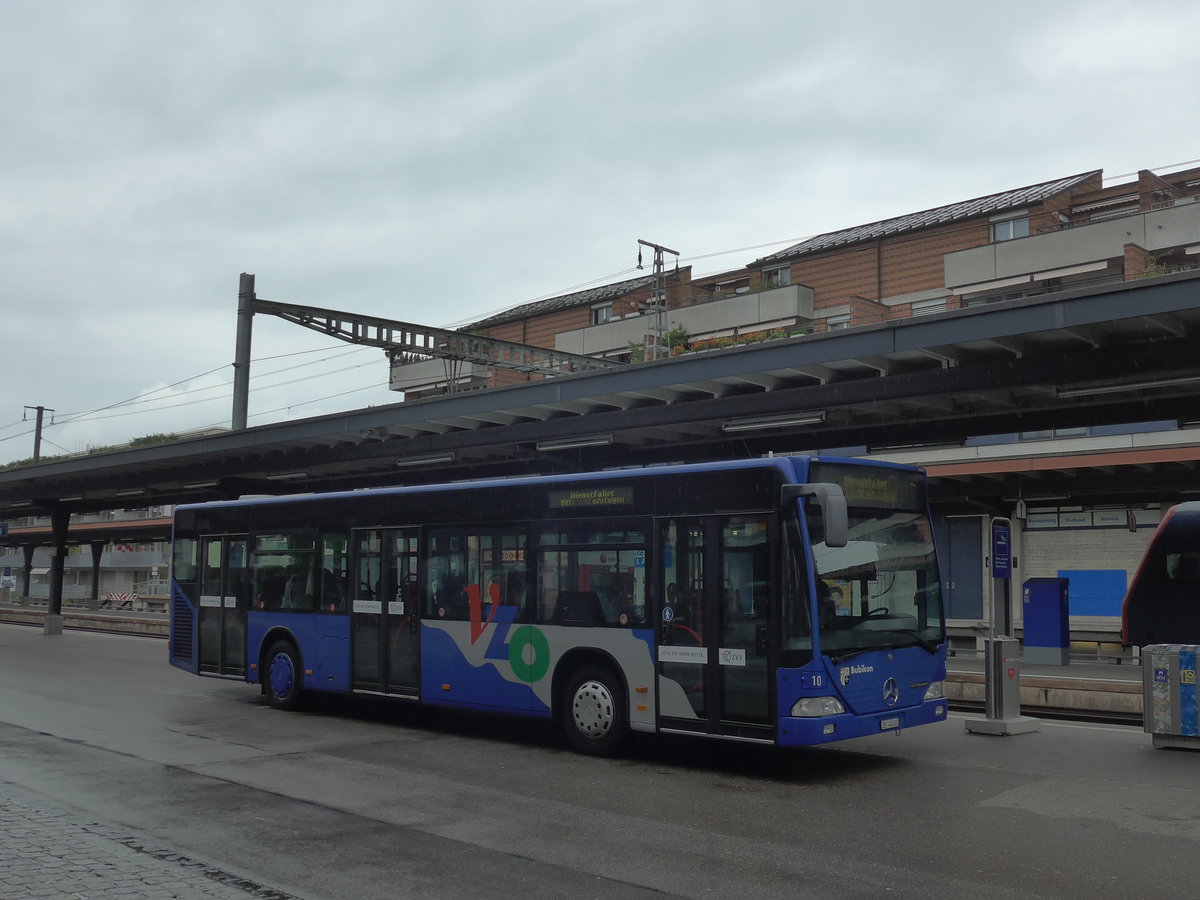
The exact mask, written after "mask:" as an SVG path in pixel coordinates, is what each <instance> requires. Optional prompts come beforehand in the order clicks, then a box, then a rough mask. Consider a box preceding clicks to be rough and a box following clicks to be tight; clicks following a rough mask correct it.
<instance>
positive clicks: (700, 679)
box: [656, 513, 778, 740]
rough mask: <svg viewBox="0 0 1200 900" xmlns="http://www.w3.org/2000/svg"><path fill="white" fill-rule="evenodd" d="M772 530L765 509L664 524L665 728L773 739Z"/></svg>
mask: <svg viewBox="0 0 1200 900" xmlns="http://www.w3.org/2000/svg"><path fill="white" fill-rule="evenodd" d="M776 529H777V526H776V523H775V518H774V517H773V516H770V515H768V514H765V513H764V514H758V515H744V516H706V517H703V518H675V519H668V520H665V521H663V522H662V523H661V532H660V540H661V542H662V543H661V547H662V552H661V553H660V555H659V559H660V560H661V566H662V572H661V576H662V580H661V582H660V589H659V590H658V591H657V592H656V594H657V596H658V598H659V600H658V605H659V606H658V612H657V616H656V618H657V622H658V673H659V679H658V685H659V690H658V703H659V710H658V711H659V717H660V723H661V726H662V728H663V729H664V730H683V731H693V732H698V733H703V734H721V735H736V736H741V737H746V738H759V739H763V740H770V739H772V738H773V735H774V716H773V715H772V710H773V708H774V707H773V703H774V691H773V670H774V666H773V657H772V644H773V642H772V641H771V639H770V635H771V629H772V624H773V621H774V612H773V610H774V608H775V606H776V604H775V603H774V601H773V595H774V587H773V585H774V583H775V581H776V580H777V579H774V578H773V577H772V576H773V573H774V572H775V571H776V568H777V562H776V559H775V552H774V550H773V548H774V547H775V546H776V545H777V543H778V542H777V540H776Z"/></svg>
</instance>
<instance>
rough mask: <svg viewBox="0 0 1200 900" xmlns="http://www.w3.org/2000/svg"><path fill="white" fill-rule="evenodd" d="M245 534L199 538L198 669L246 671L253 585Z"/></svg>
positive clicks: (228, 673)
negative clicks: (248, 615) (247, 632)
mask: <svg viewBox="0 0 1200 900" xmlns="http://www.w3.org/2000/svg"><path fill="white" fill-rule="evenodd" d="M248 547H249V544H248V541H247V538H246V536H245V535H213V536H211V537H204V538H201V540H200V611H199V625H200V635H199V637H200V647H199V650H200V654H199V660H200V671H202V672H217V673H219V674H221V675H245V674H246V610H248V609H249V608H250V602H251V598H252V596H253V593H254V587H253V584H252V583H251V580H250V554H249V552H248Z"/></svg>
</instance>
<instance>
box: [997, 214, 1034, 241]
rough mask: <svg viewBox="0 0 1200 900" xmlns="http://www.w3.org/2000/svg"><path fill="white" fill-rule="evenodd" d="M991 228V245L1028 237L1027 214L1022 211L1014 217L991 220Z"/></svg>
mask: <svg viewBox="0 0 1200 900" xmlns="http://www.w3.org/2000/svg"><path fill="white" fill-rule="evenodd" d="M991 227H992V242H993V243H1000V242H1001V241H1014V240H1016V239H1017V238H1023V237H1029V213H1027V212H1024V211H1023V212H1020V213H1017V214H1016V215H1011V216H1003V217H1000V218H995V219H992V221H991Z"/></svg>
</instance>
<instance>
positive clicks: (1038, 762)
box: [0, 625, 1200, 900]
mask: <svg viewBox="0 0 1200 900" xmlns="http://www.w3.org/2000/svg"><path fill="white" fill-rule="evenodd" d="M6 797H7V799H8V804H9V815H8V818H7V819H6V818H5V817H4V815H2V814H0V826H3V827H7V828H8V830H7V831H4V830H3V827H0V872H3V871H5V869H4V865H8V866H9V868H10V870H12V869H19V870H21V871H26V870H28V871H26V874H27V880H28V882H29V883H31V884H37V883H42V884H45V883H49V882H50V881H52V880H53V878H54V877H57V876H56V875H55V874H54V873H55V871H58V870H57V869H55V868H54V866H51V867H50V869H49V870H47V871H43V870H42V868H40V865H41V860H44V859H46V857H47V856H52V857H54V859H60V858H63V857H65V856H66V855H67V854H66V853H65V851H64V852H60V850H54V849H51V850H37V848H41V847H51V848H53V847H54V846H55V845H54V840H57V841H59V842H60V843H61V844H63V845H70V844H73V843H74V844H80V845H81V846H82V844H84V843H86V845H87V847H88V848H90V849H89V850H88V853H82V852H80V853H79V854H76V858H75V863H74V866H75V870H78V871H79V872H80V877H83V876H84V875H87V874H89V873H88V872H86V871H84V870H86V869H87V868H88V866H93V868H94V867H95V866H97V865H99V863H95V864H93V863H91V862H90V860H91V859H93V857H97V858H98V857H99V856H100V855H102V854H101V851H102V850H103V848H102V847H98V845H97V841H103V840H107V841H110V842H116V843H115V844H113V847H116V849H117V850H121V848H124V850H121V852H122V853H125V852H127V853H128V854H134V853H136V854H139V856H138V859H142V860H145V859H146V858H147V856H149V857H152V858H153V860H154V861H155V863H156V865H160V867H165V869H166V870H170V867H171V866H175V867H176V869H178V867H179V866H183V865H190V866H192V868H191V869H190V870H188V871H189V873H190V874H189V877H193V878H195V877H197V876H196V873H197V872H200V873H208V874H207V875H206V876H205V877H206V878H207V879H208V882H206V883H209V882H212V880H213V879H218V880H219V881H220V885H219V886H220V889H221V890H222V891H225V892H226V893H220V894H211V895H213V896H235V895H236V896H258V897H269V896H276V897H278V896H289V895H290V896H293V897H300V898H307V900H318V898H344V897H354V898H370V897H385V898H392V897H435V898H441V897H446V898H450V897H454V898H461V897H512V896H520V897H523V898H539V897H553V898H559V897H572V898H588V897H597V898H600V897H622V898H624V897H640V896H646V897H650V896H655V897H662V896H668V897H714V898H730V897H733V898H742V897H755V898H758V897H765V898H770V897H789V898H795V897H822V898H836V897H878V896H881V895H884V894H891V895H894V896H921V897H953V898H959V900H960V898H963V897H971V898H981V897H1072V898H1076V897H1137V896H1146V895H1148V894H1151V893H1153V894H1156V895H1164V896H1171V895H1177V896H1192V895H1193V894H1194V891H1195V886H1196V884H1197V883H1198V882H1200V753H1191V752H1187V751H1167V750H1154V749H1153V748H1152V746H1151V741H1150V737H1149V736H1148V735H1145V734H1143V733H1142V732H1141V731H1140V730H1139V729H1134V728H1126V727H1118V726H1091V725H1075V724H1060V723H1050V722H1046V723H1043V725H1042V728H1041V730H1040V731H1039V732H1037V733H1036V734H1030V735H1020V736H1012V737H988V736H983V735H974V734H967V733H966V732H965V730H964V728H963V720H962V718H955V719H952V720H951V721H949V722H947V723H946V724H944V725H937V726H931V727H927V728H924V729H916V730H913V731H910V732H903V733H901V734H900V735H899V736H895V735H881V736H879V737H875V738H867V739H860V740H858V741H852V742H849V743H846V744H843V745H838V746H833V747H829V748H822V749H811V750H803V751H796V752H780V751H772V750H768V749H765V748H759V747H749V746H747V747H743V746H740V745H730V744H717V743H708V742H699V741H685V740H681V739H680V740H662V739H647V738H642V739H640V740H638V741H635V743H634V744H633V746H632V747H631V749H630V752H629V753H628V754H627V755H626V756H625V757H623V758H621V759H617V760H595V759H589V758H584V757H580V756H577V755H574V754H572V753H571V752H569V751H568V750H566V749H565V748H564V746H563V745H562V743H561V741H560V740H559V738H558V737H557V735H556V734H555V733H554V732H553V731H551V730H550V729H548V728H547V727H544V726H541V725H539V724H536V723H534V724H532V725H531V723H528V722H523V721H515V720H508V719H497V718H488V717H466V716H461V715H447V714H441V713H437V712H435V711H427V710H421V709H417V708H413V707H408V706H402V705H396V704H387V703H379V702H363V701H357V702H354V703H351V704H334V703H319V704H316V706H315V707H314V708H312V709H310V710H308V711H305V712H300V713H280V712H276V711H274V710H271V709H269V708H268V707H267V706H266V704H265V703H264V702H263V701H262V700H261V698H260V697H259V695H258V693H257V691H256V690H255V689H253V688H251V687H249V686H246V685H243V684H239V683H236V682H228V681H219V680H214V679H201V678H195V677H192V676H189V675H186V674H185V673H182V672H179V671H178V670H176V669H173V668H171V667H170V666H168V665H167V663H166V644H165V642H163V641H161V640H154V639H148V638H135V637H127V636H120V635H103V634H88V633H79V632H76V633H68V634H66V635H62V636H56V637H47V636H45V635H43V634H42V633H41V632H40V630H37V629H33V628H23V627H20V626H8V625H4V626H0V813H3V802H2V801H4V800H5V798H6ZM14 811H15V812H14ZM34 817H36V818H37V821H38V822H39V823H40V824H39V826H38V827H39V828H40V829H41V830H40V831H39V832H38V834H39V835H40V837H39V838H38V840H39V841H42V843H36V842H34V840H33V838H32V837H30V838H29V840H28V841H27V842H26V841H25V837H24V834H25V833H24V832H22V831H21V829H20V823H21V822H23V821H27V820H28V821H32V820H33V818H34ZM4 823H7V826H5V825H4ZM55 828H57V829H58V830H57V831H55V830H54V829H55ZM47 835H50V836H47ZM55 835H56V836H57V837H54V840H51V837H53V836H55ZM81 835H84V837H81ZM85 838H86V840H85ZM23 842H25V843H23ZM118 844H119V846H117V845H118ZM106 846H107V845H106ZM31 848H32V849H31ZM18 849H20V850H22V852H23V853H24V854H25V855H22V856H20V857H17V856H15V855H14V854H15V853H16V852H17V850H18ZM110 849H111V848H110ZM35 851H36V852H35ZM6 857H7V861H6ZM105 865H106V866H108V868H104V869H103V870H97V871H98V872H99V874H96V873H91V874H92V875H93V876H94V879H98V878H101V877H116V875H115V874H112V873H118V872H119V871H120V870H121V866H123V865H124V863H123V862H120V860H118V861H117V862H115V863H114V862H111V861H110V862H108V863H105ZM180 871H182V870H180ZM105 873H108V874H105ZM154 878H160V879H164V882H163V883H167V882H169V878H170V871H166V873H165V874H162V875H155V876H154V877H153V878H152V877H150V876H146V881H147V882H152V881H154ZM94 883H99V882H98V881H94ZM231 891H232V892H233V893H229V892H231ZM239 892H240V893H239ZM0 893H3V891H0ZM65 895H66V896H72V895H73V894H69V893H68V894H65ZM74 895H79V896H84V895H85V894H84V893H83V892H80V891H75V892H74ZM132 895H136V896H190V895H191V894H190V893H189V890H188V889H187V888H186V887H185V888H178V889H175V893H153V892H151V891H150V889H149V888H145V889H143V893H137V892H136V891H135V892H133V893H131V896H132ZM195 895H196V896H201V895H203V896H209V895H210V894H209V893H204V894H201V893H199V892H197V893H196V894H195ZM5 896H10V895H8V894H5ZM12 896H33V894H32V893H30V894H20V893H17V894H15V895H12ZM88 896H103V892H97V893H95V894H92V895H88Z"/></svg>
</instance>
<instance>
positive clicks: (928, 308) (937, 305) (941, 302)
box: [912, 297, 946, 316]
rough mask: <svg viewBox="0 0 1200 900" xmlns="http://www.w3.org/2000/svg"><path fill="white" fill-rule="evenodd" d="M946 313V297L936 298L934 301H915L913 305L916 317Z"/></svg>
mask: <svg viewBox="0 0 1200 900" xmlns="http://www.w3.org/2000/svg"><path fill="white" fill-rule="evenodd" d="M945 311H946V298H945V297H935V298H934V299H932V300H914V301H913V304H912V315H914V316H932V315H933V314H934V313H940V312H945Z"/></svg>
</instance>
